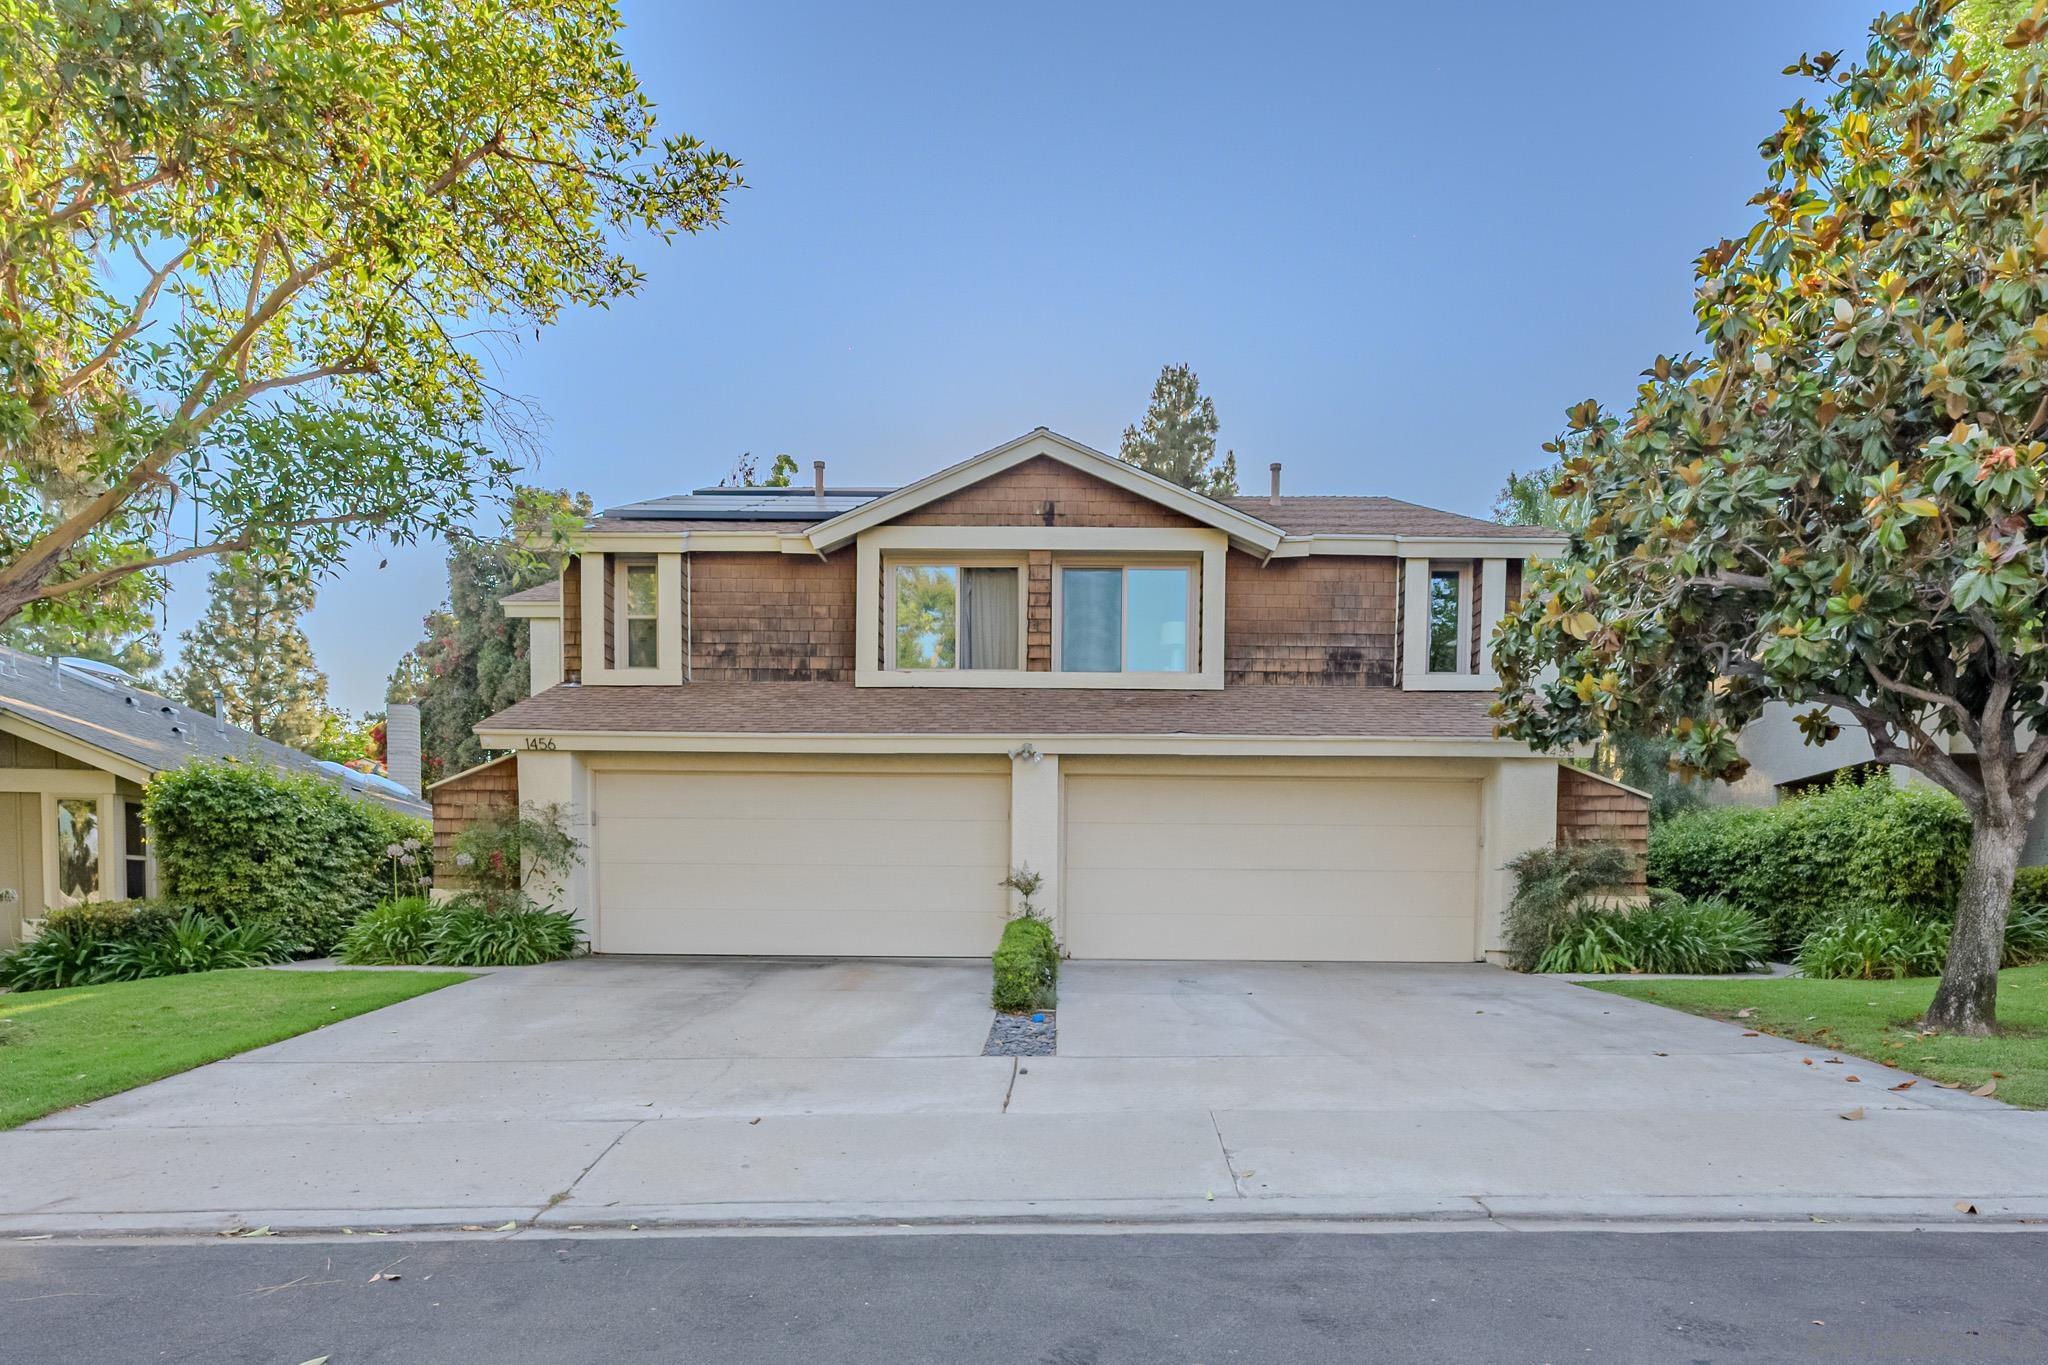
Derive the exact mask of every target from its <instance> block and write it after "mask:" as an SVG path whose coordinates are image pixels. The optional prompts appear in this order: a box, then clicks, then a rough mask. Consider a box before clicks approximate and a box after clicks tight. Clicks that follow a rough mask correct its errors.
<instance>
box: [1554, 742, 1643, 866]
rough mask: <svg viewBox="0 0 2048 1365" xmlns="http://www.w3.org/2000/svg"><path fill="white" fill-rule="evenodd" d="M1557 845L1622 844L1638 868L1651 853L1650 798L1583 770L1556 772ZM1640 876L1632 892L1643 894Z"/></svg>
mask: <svg viewBox="0 0 2048 1365" xmlns="http://www.w3.org/2000/svg"><path fill="white" fill-rule="evenodd" d="M1557 842H1558V843H1560V844H1590V843H1610V844H1620V845H1621V846H1622V847H1623V848H1625V849H1627V850H1628V851H1629V852H1630V853H1631V854H1632V855H1634V857H1635V863H1636V867H1637V868H1638V869H1640V868H1641V867H1642V866H1643V860H1644V859H1645V858H1646V857H1647V856H1648V855H1649V851H1650V798H1649V797H1647V796H1644V795H1643V794H1642V793H1640V792H1636V791H1631V790H1630V789H1628V788H1627V787H1623V786H1619V785H1617V784H1615V783H1613V782H1609V781H1606V780H1605V779H1603V778H1599V777H1595V776H1594V775H1593V774H1591V773H1589V772H1586V771H1584V770H1583V769H1580V768H1574V767H1572V766H1570V765H1569V764H1560V765H1558V769H1557ZM1642 887H1643V880H1642V876H1641V874H1640V872H1639V873H1638V875H1637V877H1636V880H1635V882H1634V883H1633V889H1635V890H1641V889H1642Z"/></svg>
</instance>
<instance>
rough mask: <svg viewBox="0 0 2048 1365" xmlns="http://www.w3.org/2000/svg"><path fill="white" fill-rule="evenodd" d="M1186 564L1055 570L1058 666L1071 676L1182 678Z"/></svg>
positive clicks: (1186, 660) (1190, 576) (1189, 575)
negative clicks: (1167, 675) (1057, 574)
mask: <svg viewBox="0 0 2048 1365" xmlns="http://www.w3.org/2000/svg"><path fill="white" fill-rule="evenodd" d="M1193 581H1194V571H1193V570H1192V569H1191V568H1189V567H1187V566H1186V565H1171V566H1160V567H1149V566H1139V565H1120V566H1096V565H1073V566H1070V567H1067V568H1063V569H1061V570H1060V623H1059V635H1060V668H1061V669H1062V670H1063V671H1065V672H1068V673H1185V672H1187V671H1188V669H1189V668H1190V667H1191V666H1192V664H1191V661H1190V656H1189V649H1188V644H1189V634H1188V630H1189V619H1190V616H1191V614H1192V613H1191V611H1190V609H1189V599H1190V598H1191V596H1192V595H1193Z"/></svg>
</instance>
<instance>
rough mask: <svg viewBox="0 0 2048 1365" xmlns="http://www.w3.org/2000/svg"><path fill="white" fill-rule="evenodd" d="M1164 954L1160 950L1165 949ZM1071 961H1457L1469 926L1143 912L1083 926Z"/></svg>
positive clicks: (1468, 953) (1438, 920)
mask: <svg viewBox="0 0 2048 1365" xmlns="http://www.w3.org/2000/svg"><path fill="white" fill-rule="evenodd" d="M1168 945H1173V946H1172V947H1171V948H1168V950H1166V951H1162V948H1167V946H1168ZM1074 956H1076V957H1096V958H1168V959H1172V958H1182V959H1189V960H1196V961H1225V962H1229V961H1245V962H1260V961H1264V962H1271V961H1276V960H1277V961H1298V962H1374V961H1378V962H1463V961H1469V960H1470V959H1471V957H1472V926H1471V925H1470V924H1469V923H1459V922H1453V921H1450V920H1447V919H1444V918H1442V917H1440V916H1435V915H1414V916H1377V917H1373V918H1371V919H1365V918H1360V917H1357V916H1351V917H1348V918H1341V919H1338V920H1335V921H1333V920H1331V919H1329V918H1327V917H1323V916H1305V915H1285V914H1281V915H1265V916H1260V917H1257V918H1248V917H1245V916H1240V915H1207V914H1192V915H1190V914H1180V913H1175V912H1170V911H1149V912H1145V913H1141V914H1135V915H1118V916H1114V917H1106V918H1105V919H1104V920H1103V921H1101V922H1099V923H1096V924H1093V925H1091V926H1090V932H1089V935H1088V939H1087V950H1086V951H1085V952H1083V951H1082V947H1081V946H1080V945H1079V944H1078V943H1077V944H1076V945H1075V947H1074Z"/></svg>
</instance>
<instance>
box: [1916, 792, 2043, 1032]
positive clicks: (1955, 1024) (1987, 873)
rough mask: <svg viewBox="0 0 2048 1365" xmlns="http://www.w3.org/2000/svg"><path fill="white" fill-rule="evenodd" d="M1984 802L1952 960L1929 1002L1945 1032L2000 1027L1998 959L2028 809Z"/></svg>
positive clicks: (1931, 1015) (1934, 1024) (1959, 901)
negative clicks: (2018, 809) (2003, 807)
mask: <svg viewBox="0 0 2048 1365" xmlns="http://www.w3.org/2000/svg"><path fill="white" fill-rule="evenodd" d="M2001 804H2004V805H2005V809H2004V810H2003V811H2002V812H2001V811H1997V810H1995V809H1994V803H1992V802H1988V801H1987V802H1985V803H1984V809H1982V810H1979V811H1978V812H1977V813H1976V819H1975V821H1974V822H1973V824H1972V827H1971V835H1970V862H1969V866H1968V867H1967V868H1966V869H1965V870H1964V872H1963V885H1962V890H1961V892H1960V893H1959V894H1958V895H1957V897H1956V924H1955V929H1954V930H1953V931H1952V932H1951V933H1950V934H1949V939H1948V965H1947V966H1946V967H1944V968H1943V969H1942V973H1941V987H1940V989H1938V990H1936V991H1935V993H1934V1003H1933V1004H1932V1005H1929V1006H1928V1007H1927V1018H1926V1021H1925V1022H1926V1025H1927V1027H1928V1028H1932V1029H1940V1030H1941V1031H1942V1032H1944V1033H1964V1034H1976V1035H1980V1036H1981V1035H1984V1034H1989V1033H1992V1032H1995V1031H1996V1030H1997V1026H1998V960H1999V957H2000V956H2001V955H2002V954H2003V953H2004V952H2005V919H2006V916H2007V914H2009V913H2010V912H2011V910H2012V878H2013V873H2015V872H2016V871H2018V870H2019V865H2020V853H2021V852H2022V851H2023V850H2024V849H2025V847H2026V843H2027V826H2028V824H2029V823H2030V822H2029V820H2028V819H2027V818H2026V816H2025V814H2024V813H2023V812H2020V811H2016V810H2014V809H2013V808H2012V805H2011V803H2001Z"/></svg>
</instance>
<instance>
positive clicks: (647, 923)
mask: <svg viewBox="0 0 2048 1365" xmlns="http://www.w3.org/2000/svg"><path fill="white" fill-rule="evenodd" d="M595 782H596V801H595V804H596V807H597V816H598V820H597V831H596V844H597V852H596V858H597V897H598V916H597V920H598V925H597V948H598V950H599V951H600V952H607V953H748V954H778V953H791V954H830V955H846V956H859V957H963V956H973V957H979V956H983V955H986V954H987V953H988V952H990V951H991V950H992V949H993V948H994V947H995V942H996V936H997V935H998V934H999V933H1000V932H1001V929H1002V923H1003V915H1004V905H1005V896H1004V892H1003V891H1002V890H1001V889H1000V888H998V887H997V885H996V883H997V882H998V881H1000V880H1001V879H1002V877H1003V874H1004V870H1005V867H1006V864H1007V859H1008V856H1009V839H1010V825H1009V783H1008V779H1007V777H1005V776H1003V775H999V774H991V773H976V772H948V771H887V772H874V773H867V772H857V771H856V772H847V771H837V772H786V771H785V772H745V771H737V772H734V771H706V772H600V773H598V774H596V777H595Z"/></svg>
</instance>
